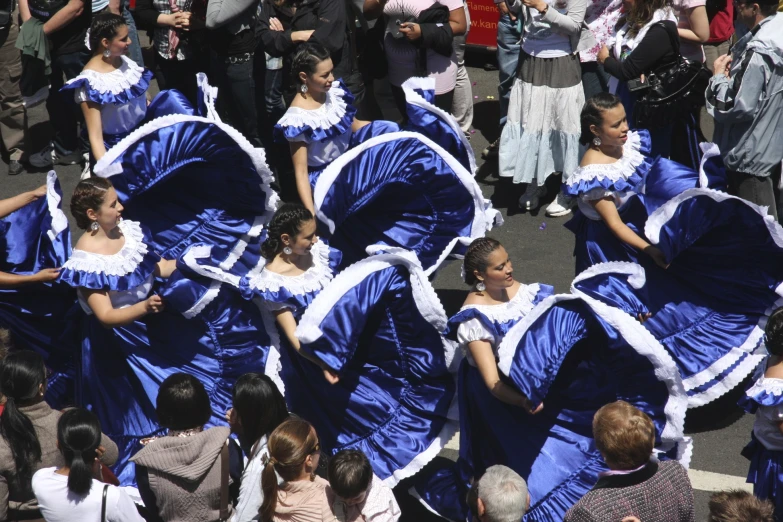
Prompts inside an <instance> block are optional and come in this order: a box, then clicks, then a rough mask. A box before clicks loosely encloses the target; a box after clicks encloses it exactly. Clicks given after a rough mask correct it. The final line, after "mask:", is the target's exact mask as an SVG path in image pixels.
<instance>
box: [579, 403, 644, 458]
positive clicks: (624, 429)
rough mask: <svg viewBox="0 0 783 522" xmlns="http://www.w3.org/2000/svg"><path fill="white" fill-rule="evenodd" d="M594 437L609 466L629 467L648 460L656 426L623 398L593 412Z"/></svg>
mask: <svg viewBox="0 0 783 522" xmlns="http://www.w3.org/2000/svg"><path fill="white" fill-rule="evenodd" d="M593 437H594V438H595V446H596V447H597V448H598V451H600V452H601V455H603V457H604V460H605V461H606V464H607V465H608V466H609V468H611V469H613V470H631V469H636V468H638V467H639V466H642V465H643V464H645V463H646V462H648V461H649V460H650V455H652V451H653V447H654V446H655V426H654V425H653V422H652V420H651V419H650V417H648V416H647V414H646V413H644V412H642V411H640V410H639V409H637V408H635V407H633V406H632V405H630V404H628V403H627V402H625V401H617V402H612V403H610V404H607V405H605V406H603V407H602V408H601V409H600V410H598V411H597V412H596V413H595V416H594V417H593Z"/></svg>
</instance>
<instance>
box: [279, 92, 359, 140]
mask: <svg viewBox="0 0 783 522" xmlns="http://www.w3.org/2000/svg"><path fill="white" fill-rule="evenodd" d="M344 96H345V91H344V90H343V89H342V87H341V86H340V82H337V81H336V82H333V83H332V86H331V87H330V88H329V91H328V92H327V93H326V102H325V103H324V104H323V105H321V106H320V107H318V108H317V109H302V108H300V107H289V108H288V110H287V111H286V113H285V114H283V117H282V118H280V120H279V121H278V122H277V124H278V125H280V126H281V127H294V128H299V127H310V128H311V129H324V130H326V129H331V128H332V127H334V126H335V125H337V124H338V123H340V120H342V119H343V117H344V116H345V112H346V110H347V108H348V104H347V103H345V100H344V99H343V97H344Z"/></svg>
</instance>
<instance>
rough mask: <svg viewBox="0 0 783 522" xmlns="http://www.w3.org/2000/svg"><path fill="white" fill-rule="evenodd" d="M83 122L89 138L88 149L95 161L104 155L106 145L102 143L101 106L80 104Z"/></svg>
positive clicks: (91, 103) (86, 102) (87, 103)
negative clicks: (90, 150)
mask: <svg viewBox="0 0 783 522" xmlns="http://www.w3.org/2000/svg"><path fill="white" fill-rule="evenodd" d="M81 106H82V113H84V121H85V122H86V123H87V136H88V137H89V138H90V148H91V149H92V155H93V156H95V160H96V161H97V160H99V159H101V158H102V157H103V155H104V154H106V144H104V143H103V122H102V121H101V106H100V105H98V104H97V103H95V102H91V101H84V102H82V103H81Z"/></svg>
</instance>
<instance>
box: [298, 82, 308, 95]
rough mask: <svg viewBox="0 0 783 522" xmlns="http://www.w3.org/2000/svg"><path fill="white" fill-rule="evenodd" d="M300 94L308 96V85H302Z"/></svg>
mask: <svg viewBox="0 0 783 522" xmlns="http://www.w3.org/2000/svg"><path fill="white" fill-rule="evenodd" d="M299 92H301V93H302V94H306V93H307V84H304V83H303V84H302V85H300V86H299Z"/></svg>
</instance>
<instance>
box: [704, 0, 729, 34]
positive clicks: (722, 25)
mask: <svg viewBox="0 0 783 522" xmlns="http://www.w3.org/2000/svg"><path fill="white" fill-rule="evenodd" d="M707 16H708V17H709V19H710V39H709V40H707V43H708V44H718V43H722V42H725V41H726V40H728V39H729V38H731V35H733V34H734V2H733V1H732V0H717V1H716V0H707Z"/></svg>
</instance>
